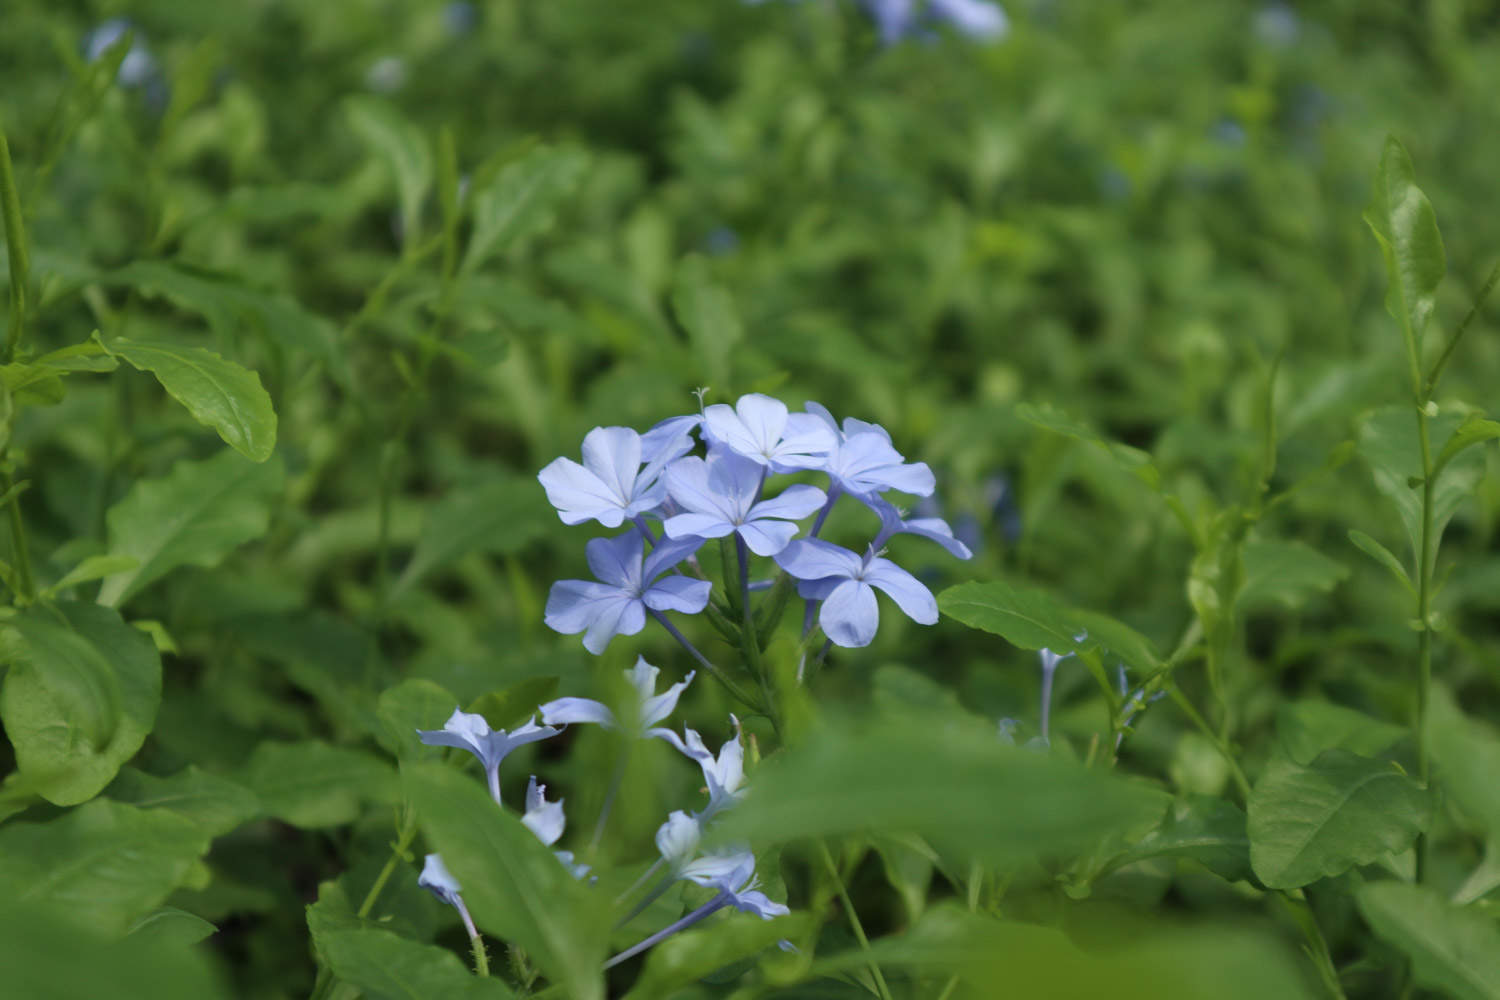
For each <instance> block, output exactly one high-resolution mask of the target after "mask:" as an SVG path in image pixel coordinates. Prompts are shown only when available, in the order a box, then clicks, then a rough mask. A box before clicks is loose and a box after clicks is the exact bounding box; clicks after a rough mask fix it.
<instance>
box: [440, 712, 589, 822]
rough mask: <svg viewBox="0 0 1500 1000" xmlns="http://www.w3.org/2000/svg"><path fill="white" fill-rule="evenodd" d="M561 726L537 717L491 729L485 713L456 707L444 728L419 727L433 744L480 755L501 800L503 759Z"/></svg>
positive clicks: (495, 796)
mask: <svg viewBox="0 0 1500 1000" xmlns="http://www.w3.org/2000/svg"><path fill="white" fill-rule="evenodd" d="M560 732H562V730H561V729H553V728H551V727H550V726H539V725H537V724H536V722H535V721H531V722H527V723H526V724H525V725H524V726H521V727H520V728H518V729H513V730H511V731H510V732H506V731H505V730H503V729H491V728H490V724H489V723H488V722H486V721H485V718H484V716H482V715H478V714H475V713H471V712H465V711H463V710H462V709H458V708H455V709H454V710H453V714H452V715H450V716H449V717H448V721H447V722H446V723H444V724H443V728H442V729H419V730H417V736H418V737H419V738H420V739H421V740H422V742H423V743H425V744H426V745H427V746H430V747H457V748H458V749H460V750H467V751H469V752H470V753H472V754H473V755H474V756H476V757H478V758H479V762H480V763H481V764H483V765H484V775H485V778H486V779H488V781H489V786H490V797H491V798H492V799H494V800H495V803H496V804H497V805H498V804H500V763H501V762H502V761H504V760H505V758H506V757H507V756H509V754H510V752H511V751H512V750H514V749H515V748H516V747H519V746H524V745H525V744H527V743H535V742H536V741H537V740H545V739H546V738H547V737H549V736H556V735H557V734H558V733H560Z"/></svg>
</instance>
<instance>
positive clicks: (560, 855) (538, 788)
mask: <svg viewBox="0 0 1500 1000" xmlns="http://www.w3.org/2000/svg"><path fill="white" fill-rule="evenodd" d="M521 822H522V823H524V824H525V825H526V829H528V830H530V831H531V832H532V833H534V834H536V839H537V840H540V841H541V842H542V843H543V844H545V845H547V846H548V847H551V846H552V845H553V844H555V843H557V841H558V840H559V839H560V838H561V837H562V835H563V829H564V828H565V827H566V826H567V817H566V816H564V815H563V800H562V799H558V800H557V801H556V802H548V801H547V786H546V785H539V784H537V783H536V775H534V774H533V775H532V776H531V780H530V781H528V782H527V783H526V813H525V815H523V816H522V817H521ZM552 854H553V856H554V857H556V858H557V860H558V861H560V862H561V863H562V865H563V867H564V868H566V869H568V871H569V872H571V873H572V875H573V877H574V878H583V877H584V876H585V875H587V874H588V873H589V866H588V865H585V864H579V863H577V862H575V861H574V860H573V852H572V851H553V852H552Z"/></svg>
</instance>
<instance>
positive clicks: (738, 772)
mask: <svg viewBox="0 0 1500 1000" xmlns="http://www.w3.org/2000/svg"><path fill="white" fill-rule="evenodd" d="M729 720H730V722H732V723H733V724H734V735H733V736H732V737H730V738H729V739H728V740H725V741H724V745H723V746H722V747H720V748H719V755H718V756H717V757H715V756H714V755H713V754H712V753H710V752H709V749H708V747H707V746H705V745H704V743H703V737H701V736H699V735H698V732H697V730H694V729H689V728H687V727H686V726H684V727H683V730H682V733H683V735H682V737H681V738H679V737H678V735H677V734H676V733H674V732H672V731H671V730H660V731H659V732H660V734H661V738H662V739H664V740H666V741H667V742H668V743H670V744H672V745H673V746H674V747H676V748H677V749H678V751H680V752H681V753H683V754H684V755H686V756H687V757H690V758H691V759H692V760H694V761H696V762H697V764H698V767H699V768H701V769H702V771H703V780H704V783H705V784H707V785H708V806H707V808H705V809H704V810H703V811H702V812H701V813H699V814H698V817H697V818H698V821H699V822H700V824H701V823H706V822H708V820H709V819H710V818H711V817H713V816H714V815H715V814H716V813H718V812H719V810H721V809H727V808H729V807H730V806H732V805H734V804H735V803H736V802H738V801H739V800H740V798H741V797H742V796H743V791H742V786H743V785H744V784H745V748H744V746H743V745H742V744H741V743H740V720H739V719H737V718H735V717H734V716H733V715H731V716H730V717H729Z"/></svg>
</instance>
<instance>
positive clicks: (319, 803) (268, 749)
mask: <svg viewBox="0 0 1500 1000" xmlns="http://www.w3.org/2000/svg"><path fill="white" fill-rule="evenodd" d="M239 779H240V780H241V781H243V782H244V784H245V785H246V787H248V788H249V789H250V790H251V791H253V792H254V793H255V794H256V795H257V796H259V797H260V801H261V804H262V805H263V806H264V808H265V811H266V813H267V814H268V815H271V816H275V817H276V818H277V819H280V820H282V821H284V822H287V823H290V824H292V825H293V826H300V827H304V828H308V829H313V828H318V827H328V826H342V825H343V824H345V823H350V822H353V821H354V819H356V818H357V817H358V816H359V813H360V809H361V807H362V805H363V803H365V802H376V803H383V804H387V805H389V804H392V803H394V802H396V801H397V800H398V798H399V794H400V792H399V788H398V785H397V781H396V774H395V772H394V770H393V769H392V768H391V766H390V765H389V764H388V763H387V762H386V761H384V760H382V759H381V758H379V757H376V756H375V755H374V754H370V753H367V752H365V751H363V750H355V749H353V748H351V747H338V746H332V745H330V744H327V743H323V742H320V741H317V740H308V741H306V742H302V743H274V742H269V741H268V742H265V743H262V744H260V745H259V746H257V747H256V748H255V752H254V753H253V754H251V755H250V760H249V762H248V763H246V765H245V769H244V771H243V772H241V774H240V776H239Z"/></svg>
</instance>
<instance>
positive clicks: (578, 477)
mask: <svg viewBox="0 0 1500 1000" xmlns="http://www.w3.org/2000/svg"><path fill="white" fill-rule="evenodd" d="M537 479H538V480H540V481H541V484H542V488H543V489H545V490H546V491H547V501H548V502H549V503H551V504H552V506H553V507H556V508H557V516H558V517H559V518H561V519H562V522H563V523H564V524H582V523H583V522H584V521H588V520H597V521H598V522H599V523H600V524H602V525H604V526H605V527H606V528H618V527H619V526H620V522H621V521H623V520H624V514H623V513H622V512H621V510H620V503H619V501H618V500H617V499H615V498H614V497H613V496H611V495H610V490H609V486H608V485H607V484H606V483H605V482H604V481H603V480H601V479H600V478H599V477H598V476H596V475H594V474H593V473H592V472H590V471H589V470H588V469H585V468H584V467H583V466H581V465H579V464H578V463H577V462H575V461H573V460H572V459H570V458H556V459H553V460H552V461H551V462H549V463H548V464H547V466H546V467H545V468H543V469H542V471H541V472H539V473H538V474H537Z"/></svg>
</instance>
